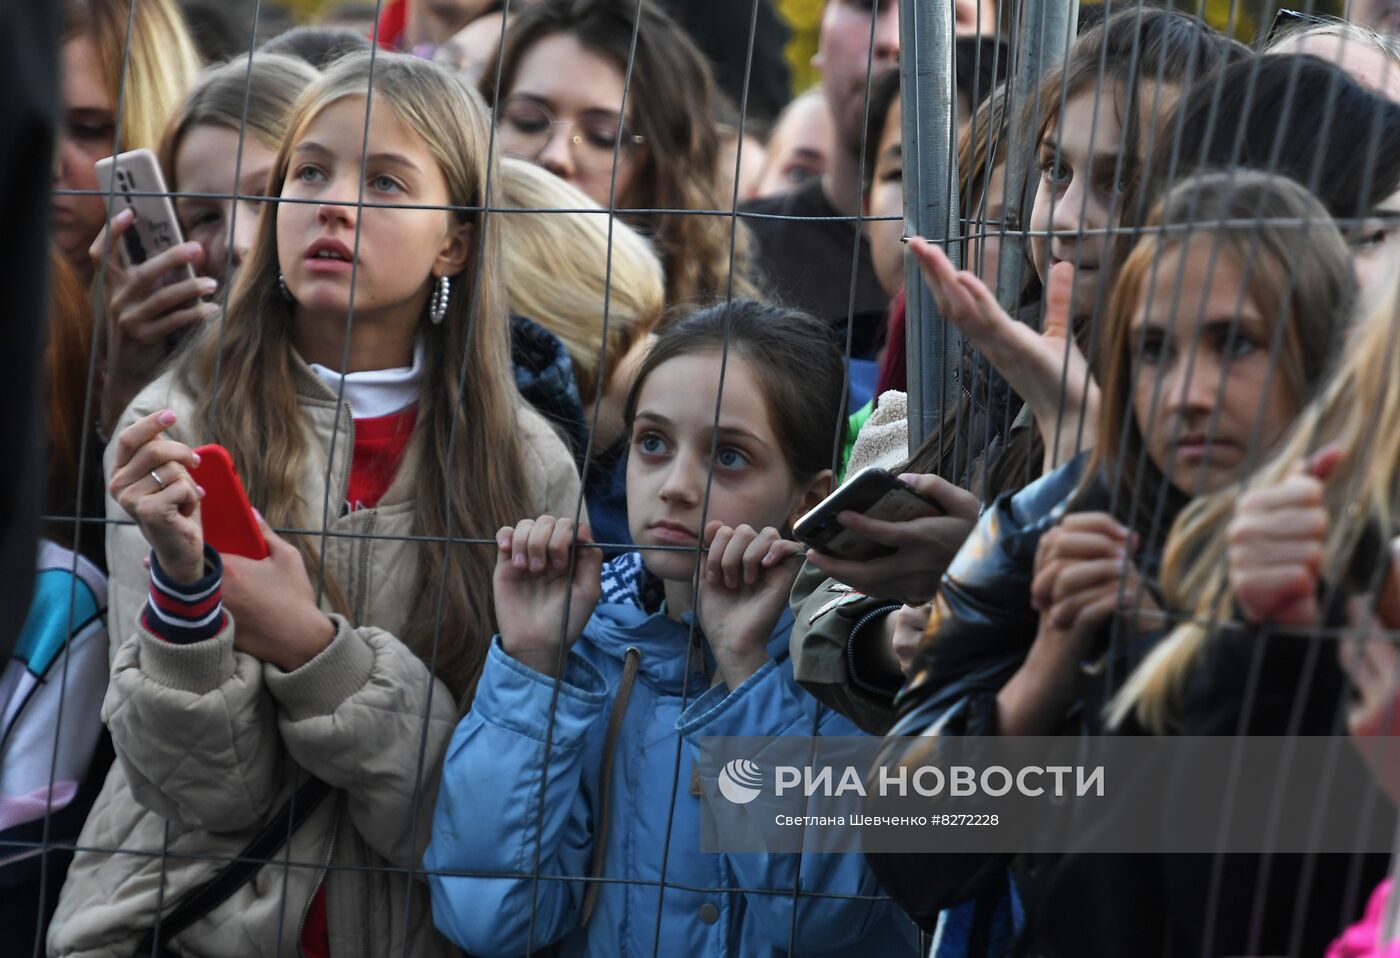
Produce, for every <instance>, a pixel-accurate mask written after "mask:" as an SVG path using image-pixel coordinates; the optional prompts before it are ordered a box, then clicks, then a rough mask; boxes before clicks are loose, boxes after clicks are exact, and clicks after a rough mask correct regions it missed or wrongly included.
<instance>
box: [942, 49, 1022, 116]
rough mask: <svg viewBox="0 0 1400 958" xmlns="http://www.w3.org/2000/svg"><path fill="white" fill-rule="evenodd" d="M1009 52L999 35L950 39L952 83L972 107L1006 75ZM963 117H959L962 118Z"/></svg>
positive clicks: (988, 93)
mask: <svg viewBox="0 0 1400 958" xmlns="http://www.w3.org/2000/svg"><path fill="white" fill-rule="evenodd" d="M1010 66H1011V53H1010V50H1009V49H1008V48H1007V45H1006V41H1005V40H1002V39H1001V38H1000V37H986V36H982V37H958V38H957V39H955V40H954V41H953V86H954V88H955V90H956V92H957V93H964V94H966V95H967V102H968V103H970V104H971V105H972V108H973V109H974V110H975V109H976V108H977V105H978V104H980V103H981V102H982V101H983V100H985V99H987V97H989V96H991V94H992V91H993V90H994V89H996V88H997V87H998V86H1000V85H1001V84H1002V82H1003V81H1004V80H1005V79H1006V75H1007V72H1008V69H1009V67H1010ZM964 119H966V118H965V117H961V116H960V117H958V121H959V122H962V121H963V120H964Z"/></svg>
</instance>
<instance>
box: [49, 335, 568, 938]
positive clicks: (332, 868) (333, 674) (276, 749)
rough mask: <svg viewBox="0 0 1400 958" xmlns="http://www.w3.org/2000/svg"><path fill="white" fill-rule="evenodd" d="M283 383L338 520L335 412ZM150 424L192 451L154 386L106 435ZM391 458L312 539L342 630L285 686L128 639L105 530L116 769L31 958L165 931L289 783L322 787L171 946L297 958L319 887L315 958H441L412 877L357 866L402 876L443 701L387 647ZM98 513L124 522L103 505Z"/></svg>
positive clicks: (445, 718)
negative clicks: (301, 818) (323, 928)
mask: <svg viewBox="0 0 1400 958" xmlns="http://www.w3.org/2000/svg"><path fill="white" fill-rule="evenodd" d="M297 377H298V392H299V394H300V397H301V408H302V412H303V415H304V417H305V421H306V423H307V428H308V429H309V430H310V431H311V433H313V434H314V437H315V442H313V443H312V444H311V454H310V461H309V462H308V465H307V469H306V473H305V481H304V483H303V486H302V489H303V493H304V495H306V497H307V501H308V502H312V503H319V502H321V501H322V499H323V496H324V484H325V477H326V476H327V475H330V476H331V477H333V481H335V482H338V483H339V486H338V488H335V489H333V490H332V491H331V492H332V494H331V499H330V501H331V503H332V504H338V503H340V502H341V501H343V499H344V496H343V492H344V485H345V483H346V481H347V480H348V477H349V458H348V450H349V449H350V448H351V441H350V438H349V437H350V433H349V431H348V430H349V427H350V421H349V415H350V412H349V407H348V405H338V404H337V403H336V397H335V393H334V392H333V391H332V390H330V389H329V387H327V386H326V385H325V383H324V382H322V381H321V380H320V379H319V378H317V377H316V375H315V374H314V373H312V372H311V370H310V369H309V368H308V367H306V366H305V365H304V364H301V363H300V362H299V361H298V363H297ZM166 407H169V408H172V409H174V410H176V412H177V413H178V414H179V417H180V418H179V421H178V422H177V424H176V426H175V428H173V429H171V430H170V435H171V436H172V438H176V439H180V440H182V441H185V442H188V443H190V444H191V445H196V444H198V442H199V441H202V440H201V439H200V436H199V434H198V431H197V430H196V429H194V428H193V427H194V426H195V423H194V416H193V402H192V400H191V398H190V397H189V396H188V395H186V394H183V393H182V392H181V391H180V390H179V389H178V388H177V387H176V386H174V385H173V382H172V378H171V376H170V375H169V374H167V375H166V376H163V377H162V378H161V379H159V380H157V381H156V382H155V383H153V384H152V385H151V386H149V387H148V388H147V389H145V390H144V391H143V392H142V393H141V395H140V396H138V397H137V398H136V400H135V401H134V402H133V403H132V405H131V408H129V409H128V410H127V412H126V414H125V416H124V417H123V419H122V422H121V423H120V426H119V428H121V427H125V426H126V425H127V424H129V423H131V422H132V421H134V420H135V419H137V418H138V417H140V416H143V415H146V414H149V413H151V412H155V411H157V410H160V409H163V408H166ZM337 422H338V424H339V427H338V432H337V440H336V442H335V450H334V461H332V462H329V463H328V457H329V456H330V454H331V434H332V430H333V429H334V428H336V424H337ZM518 432H519V435H520V436H521V437H522V441H523V442H524V444H525V449H526V453H525V458H526V462H527V466H528V467H529V471H530V480H529V481H530V490H529V492H530V499H531V502H532V512H531V514H538V513H541V512H553V513H556V514H565V515H567V514H571V512H572V510H573V509H574V508H575V504H576V500H577V497H578V495H579V479H578V475H577V473H576V472H575V469H574V465H573V459H572V457H571V456H570V454H569V452H568V450H567V449H566V448H565V446H564V444H563V442H562V441H561V440H560V439H559V438H558V437H557V436H556V435H555V434H554V433H553V432H552V431H551V430H550V428H549V427H548V425H547V424H546V423H545V422H544V420H543V419H542V418H540V417H539V416H538V415H537V414H536V413H534V412H533V410H529V409H522V411H521V414H520V427H519V430H518ZM114 449H115V444H114V445H113V447H111V448H109V449H108V459H107V470H108V474H109V475H110V472H111V464H112V455H113V453H114ZM408 456H409V459H408V460H406V461H405V463H404V466H403V468H401V469H400V470H399V474H398V477H397V478H396V479H395V481H394V483H393V485H392V486H391V487H390V489H389V491H388V492H387V493H386V495H385V496H384V499H383V501H382V502H381V504H380V505H379V507H378V508H375V509H370V510H364V511H360V512H356V513H352V514H349V515H344V516H341V517H339V518H333V519H332V521H331V522H330V526H329V531H330V533H331V537H330V538H328V539H327V542H326V546H325V556H324V559H325V564H326V567H327V571H328V572H329V574H331V575H333V576H334V577H335V579H336V581H337V582H339V583H340V584H341V586H342V588H343V589H344V591H345V592H346V594H347V598H348V601H349V602H350V604H351V607H352V615H351V617H350V619H349V620H348V621H347V620H346V619H344V618H341V617H339V616H333V617H332V618H334V619H335V620H336V624H337V625H338V627H339V630H338V632H337V634H336V637H335V639H334V640H333V641H332V642H331V644H330V646H329V647H327V648H326V650H325V651H323V652H322V653H321V654H320V655H318V656H317V657H316V658H315V659H313V660H312V661H311V662H309V663H307V664H306V665H305V666H303V667H302V668H300V669H297V670H296V671H294V672H290V673H284V672H282V671H281V670H280V669H278V668H277V667H276V666H272V665H264V664H262V663H261V662H259V661H258V660H256V659H254V658H252V657H250V656H248V655H245V654H243V653H241V652H237V651H235V650H234V642H233V636H234V631H235V629H236V628H237V626H236V624H232V623H231V624H230V625H229V627H227V628H226V629H225V630H224V632H223V633H222V634H220V635H219V636H218V637H216V638H214V639H210V640H208V641H205V642H199V643H194V644H192V645H184V646H180V645H172V644H168V643H164V642H162V641H160V640H159V639H156V638H155V637H154V636H152V635H150V634H149V633H147V632H146V631H145V630H144V629H143V628H141V627H140V626H139V624H138V617H139V614H140V611H141V609H142V605H143V603H144V602H145V596H146V589H147V577H146V572H145V570H144V569H143V567H142V561H141V560H142V559H143V558H144V557H145V555H146V554H147V551H148V547H147V545H146V543H145V541H144V540H143V539H142V538H141V534H140V532H139V531H138V530H137V529H136V528H135V527H133V526H130V525H125V526H117V527H111V528H110V530H109V532H108V539H107V556H108V562H109V565H110V569H111V599H110V601H111V605H110V619H109V621H110V622H111V628H110V632H111V634H112V636H113V649H112V679H111V684H110V687H109V689H108V692H107V697H106V700H105V702H104V703H103V707H102V717H103V720H104V721H105V722H106V723H107V725H108V726H109V728H110V729H111V731H112V737H113V741H114V744H115V746H116V750H117V756H118V760H117V762H116V763H114V765H113V766H112V770H111V773H110V774H109V775H108V777H107V782H106V784H105V786H104V787H103V789H102V793H101V795H100V796H99V797H98V799H97V802H96V804H95V805H94V807H93V811H92V815H91V817H89V819H88V821H87V824H86V825H85V826H84V828H83V832H82V836H81V839H80V842H79V845H80V847H81V848H83V849H84V850H83V851H80V852H79V853H78V854H77V856H76V858H75V859H74V861H73V865H72V867H71V869H70V870H69V872H68V879H67V883H66V884H65V885H64V887H63V892H62V894H61V896H60V899H59V903H58V912H57V914H56V915H55V917H54V920H53V924H52V926H51V929H50V933H49V939H48V951H49V954H50V955H54V956H78V955H81V956H98V955H101V956H117V955H121V956H126V955H130V954H131V952H132V949H133V947H134V946H135V944H136V942H137V941H138V939H139V938H140V937H141V936H142V935H143V934H144V933H145V932H146V930H147V929H149V928H150V927H151V926H152V924H153V922H154V920H155V914H156V909H157V907H162V908H163V913H165V914H169V911H170V910H171V909H172V908H173V907H175V905H176V903H177V902H178V901H179V899H180V897H181V896H182V895H183V894H184V893H185V892H186V891H187V890H189V889H190V888H192V887H193V886H195V885H197V884H199V883H200V882H201V881H204V880H205V879H207V878H208V877H210V876H211V875H212V874H214V873H215V872H216V871H217V870H218V869H219V868H220V867H221V866H222V864H223V862H221V861H219V859H221V858H223V859H227V858H229V857H230V856H236V855H237V854H238V853H239V852H240V851H242V850H243V849H244V848H245V847H246V846H247V844H248V843H249V842H250V841H251V840H252V838H253V836H254V835H255V834H256V833H257V832H258V830H259V829H260V827H261V826H262V825H263V824H265V823H266V822H267V820H268V819H270V818H271V817H273V816H274V815H275V814H276V813H277V811H278V810H279V809H280V808H281V807H282V806H283V804H284V803H285V802H286V801H287V799H288V797H289V796H290V795H291V793H292V792H293V791H294V790H295V787H296V785H297V784H298V783H299V782H301V781H303V780H304V779H305V773H307V772H309V773H310V774H312V775H315V776H317V777H319V778H321V779H322V780H323V781H325V782H327V783H328V784H330V785H332V786H333V787H334V791H333V792H332V793H331V794H330V795H329V796H328V797H327V798H326V799H325V800H324V801H323V802H322V803H321V805H320V806H319V807H318V808H317V809H316V811H315V812H314V813H313V814H312V816H311V817H310V818H309V819H308V820H307V821H306V822H305V823H304V824H303V825H302V826H301V828H299V829H298V830H297V831H296V833H295V834H294V835H293V836H292V840H291V842H290V844H289V845H284V846H283V847H282V849H281V850H280V851H279V853H278V854H279V856H281V857H282V859H283V860H281V861H278V862H277V863H274V864H271V865H267V866H264V867H263V868H262V869H261V870H259V872H258V873H257V875H256V876H255V877H254V879H253V880H252V881H250V882H248V883H247V884H245V885H244V886H243V887H242V888H240V889H239V890H238V892H237V893H236V894H235V895H234V896H233V898H232V899H231V900H229V901H228V902H226V903H225V904H223V905H222V906H220V907H219V908H217V909H215V910H214V911H213V912H212V913H211V914H209V915H207V916H205V917H204V918H203V919H201V920H200V921H198V922H197V923H196V924H194V925H193V926H192V927H191V928H189V929H188V930H187V931H186V932H185V933H184V934H182V935H181V936H179V937H178V938H176V939H175V940H174V942H173V946H174V947H175V948H176V949H177V950H178V951H180V952H181V953H187V954H194V955H209V956H229V958H232V956H239V958H251V956H264V955H265V956H272V955H278V956H283V955H286V956H294V955H297V954H298V941H299V936H300V927H301V924H302V921H303V920H304V917H305V913H306V910H307V908H308V906H309V904H310V902H311V900H312V897H313V895H314V893H315V890H316V888H317V887H318V886H319V884H320V883H322V882H324V884H325V888H326V903H327V912H328V917H329V926H330V949H331V954H332V955H333V956H334V958H354V956H375V958H379V956H387V955H405V954H406V955H409V956H421V955H438V954H453V953H454V951H453V949H452V947H451V946H450V945H449V944H448V943H447V942H446V941H445V940H444V939H443V938H441V937H440V936H439V935H438V934H437V933H436V931H434V929H433V927H432V915H431V912H430V908H429V902H428V893H427V885H426V884H425V883H424V882H423V881H422V880H421V879H419V878H414V879H412V880H410V879H409V878H408V876H407V875H406V874H405V873H404V872H402V871H371V870H367V866H368V868H375V867H378V868H384V867H388V868H391V869H410V868H418V867H420V863H421V860H422V853H423V849H424V847H425V846H426V844H427V841H428V828H429V824H430V823H431V821H432V801H433V798H434V795H435V794H436V789H437V781H436V775H437V768H438V765H439V762H440V760H441V757H442V753H443V750H444V749H445V748H446V746H447V742H448V739H449V738H450V736H451V734H452V730H453V727H454V725H455V722H456V718H457V709H456V705H455V703H454V701H453V698H452V695H451V693H450V692H449V691H448V690H447V687H446V686H445V685H443V684H442V682H441V681H439V680H437V679H435V678H433V677H432V675H431V674H430V673H429V671H428V669H427V667H426V666H425V665H424V663H423V662H422V661H420V660H419V659H418V658H417V657H416V656H415V655H414V654H413V653H412V652H410V651H409V650H408V648H407V647H405V646H404V645H403V644H402V643H401V642H400V641H399V640H398V639H396V638H395V637H394V636H395V633H396V632H397V631H399V630H400V629H401V628H402V626H403V625H404V623H405V621H406V619H407V614H408V612H409V610H410V605H411V600H412V598H413V597H414V596H416V595H417V594H418V586H419V583H418V581H417V579H416V575H417V572H416V569H417V565H418V562H417V556H416V550H417V548H418V546H417V544H416V543H413V542H403V541H395V540H393V539H386V538H377V537H379V536H394V535H404V534H407V533H409V532H410V523H411V518H412V503H411V501H410V499H409V493H410V491H411V489H410V487H411V485H412V476H413V472H414V469H413V461H412V457H413V456H414V452H413V451H412V449H410V452H409V453H408ZM328 465H329V466H330V470H329V473H328V472H327V466H328ZM334 477H338V478H334ZM107 511H108V516H109V517H111V518H125V516H124V515H123V514H122V513H121V510H120V507H119V506H117V505H116V503H115V502H113V501H111V500H110V499H109V501H108V504H107ZM335 512H336V510H335V509H334V508H332V509H331V514H332V516H334V514H335ZM336 533H361V534H367V535H368V536H369V537H368V538H367V537H365V535H359V536H354V537H336V536H335V534H336ZM355 623H374V625H373V626H368V625H356V624H355ZM420 756H421V763H422V766H421V767H423V768H426V769H428V774H427V776H426V780H423V781H420V780H419V778H418V770H419V768H420ZM415 798H416V799H417V800H416V801H415ZM328 866H329V867H328ZM405 944H406V946H407V947H406V950H405Z"/></svg>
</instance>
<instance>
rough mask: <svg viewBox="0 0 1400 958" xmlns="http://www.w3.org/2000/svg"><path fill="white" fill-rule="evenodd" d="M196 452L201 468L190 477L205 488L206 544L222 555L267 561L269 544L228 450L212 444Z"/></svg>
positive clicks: (202, 506)
mask: <svg viewBox="0 0 1400 958" xmlns="http://www.w3.org/2000/svg"><path fill="white" fill-rule="evenodd" d="M195 452H196V453H198V454H199V465H198V466H197V467H196V468H194V469H192V470H190V475H191V476H193V477H194V481H195V482H197V483H199V484H200V485H201V486H203V487H204V501H203V502H201V503H200V505H199V514H200V518H201V519H202V520H203V523H204V541H205V542H207V543H208V544H209V545H211V546H213V548H214V550H215V551H216V552H219V553H220V554H221V555H235V556H247V557H248V558H249V559H266V558H267V555H268V550H267V540H266V539H264V538H263V534H262V529H261V528H260V527H259V526H258V520H257V517H255V516H254V515H253V507H252V506H251V505H250V504H249V503H248V494H247V493H246V492H244V491H243V483H242V482H240V481H239V479H238V473H237V472H236V471H235V470H234V468H233V458H232V457H231V456H229V454H228V450H227V449H225V448H224V447H223V446H219V445H214V444H211V445H208V446H200V447H199V448H198V449H196V450H195Z"/></svg>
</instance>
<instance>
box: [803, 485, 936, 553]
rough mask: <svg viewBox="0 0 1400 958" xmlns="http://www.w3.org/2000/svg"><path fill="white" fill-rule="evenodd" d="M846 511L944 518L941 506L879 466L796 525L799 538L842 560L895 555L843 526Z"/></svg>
mask: <svg viewBox="0 0 1400 958" xmlns="http://www.w3.org/2000/svg"><path fill="white" fill-rule="evenodd" d="M842 512H858V513H860V514H862V515H864V516H868V517H869V518H871V519H879V520H882V521H884V522H907V521H909V520H910V519H922V518H926V517H929V516H941V515H943V514H944V510H943V509H942V507H941V506H939V505H938V503H936V502H934V501H933V500H932V499H930V498H928V497H927V496H925V495H923V494H922V493H920V492H918V491H917V490H915V489H914V488H913V487H912V486H910V485H909V484H907V483H905V482H901V481H900V480H899V479H896V478H895V477H894V476H893V475H891V474H890V473H889V472H886V471H885V470H884V469H880V468H878V467H875V466H871V467H870V468H867V469H862V470H861V471H860V472H858V473H856V474H855V475H854V476H852V477H851V478H850V479H847V480H846V481H845V482H844V483H842V485H841V488H839V489H837V490H836V491H835V492H833V493H832V494H831V495H829V496H827V497H826V498H825V499H823V500H822V501H821V502H820V503H818V504H817V506H816V508H814V509H812V511H811V512H808V513H807V514H806V515H804V516H803V517H802V518H801V519H798V520H797V523H796V525H794V526H793V530H792V531H793V535H794V536H796V538H797V539H798V540H799V541H801V542H803V543H805V544H806V545H808V546H810V547H811V548H813V549H816V550H817V551H818V552H822V553H825V554H826V555H829V556H834V557H835V558H838V559H854V560H857V561H864V560H867V559H877V558H879V557H880V556H887V555H891V554H893V553H894V552H895V551H896V550H895V549H893V548H891V547H890V546H886V545H881V544H880V543H878V542H872V541H871V540H870V539H867V538H866V537H864V536H862V535H861V534H860V533H858V532H855V531H853V530H851V529H848V528H846V527H845V526H843V525H841V523H840V522H839V521H838V520H837V518H836V517H837V516H838V515H840V514H841V513H842Z"/></svg>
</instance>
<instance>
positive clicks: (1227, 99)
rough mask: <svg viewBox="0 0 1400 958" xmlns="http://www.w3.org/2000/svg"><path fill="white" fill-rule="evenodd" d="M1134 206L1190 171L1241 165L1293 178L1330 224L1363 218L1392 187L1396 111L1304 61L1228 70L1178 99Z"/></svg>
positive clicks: (1398, 179) (1398, 162)
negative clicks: (1168, 130) (1325, 213)
mask: <svg viewBox="0 0 1400 958" xmlns="http://www.w3.org/2000/svg"><path fill="white" fill-rule="evenodd" d="M1171 129H1172V133H1173V135H1172V136H1170V137H1167V138H1164V141H1163V143H1162V144H1161V145H1160V146H1159V147H1158V149H1157V150H1156V151H1155V155H1154V156H1153V158H1152V161H1151V164H1150V167H1149V170H1148V175H1147V177H1146V178H1145V182H1144V185H1143V190H1144V196H1143V198H1142V201H1141V203H1140V206H1141V207H1142V208H1143V209H1146V208H1149V207H1150V206H1151V205H1153V204H1154V203H1155V202H1156V201H1157V200H1158V199H1159V198H1160V196H1161V194H1162V193H1163V191H1164V190H1165V189H1166V188H1167V187H1169V185H1170V184H1171V182H1172V181H1173V180H1181V179H1182V178H1184V177H1187V176H1190V175H1191V174H1193V173H1195V172H1196V171H1198V170H1212V169H1235V168H1238V167H1247V168H1249V169H1254V170H1266V171H1268V172H1270V173H1279V174H1282V175H1283V176H1287V177H1289V178H1290V179H1294V180H1297V181H1298V182H1299V183H1302V184H1303V185H1304V186H1306V187H1308V189H1310V190H1312V192H1313V193H1314V194H1315V195H1316V196H1317V198H1318V199H1320V200H1321V201H1322V205H1323V206H1325V207H1326V208H1327V210H1328V212H1329V213H1331V214H1332V216H1334V217H1339V218H1342V217H1353V216H1365V215H1367V214H1368V213H1369V212H1370V210H1371V208H1372V207H1373V206H1374V205H1375V204H1376V203H1377V202H1379V201H1380V200H1383V199H1384V198H1385V197H1387V196H1389V195H1391V194H1392V193H1394V192H1395V191H1396V189H1397V188H1400V105H1396V104H1394V103H1392V102H1391V101H1390V100H1388V99H1386V98H1385V97H1382V96H1380V95H1378V94H1376V93H1373V92H1371V91H1370V90H1368V89H1366V88H1365V87H1363V86H1361V84H1359V83H1357V82H1356V81H1355V80H1353V79H1352V78H1351V77H1350V76H1349V75H1348V74H1347V72H1346V71H1345V70H1343V69H1342V68H1341V67H1339V66H1336V65H1335V64H1332V63H1328V62H1327V61H1326V60H1322V59H1319V58H1317V57H1314V56H1309V55H1306V54H1284V53H1271V54H1267V55H1265V56H1258V57H1254V58H1252V59H1251V60H1247V61H1244V62H1241V63H1235V64H1231V65H1230V66H1228V67H1226V68H1225V69H1223V70H1222V71H1220V73H1219V74H1218V75H1216V76H1214V77H1211V78H1208V79H1205V80H1202V81H1201V82H1200V83H1198V84H1196V85H1195V86H1194V87H1193V88H1192V89H1191V91H1190V92H1189V93H1188V94H1187V95H1186V96H1185V97H1183V98H1182V100H1181V103H1180V104H1179V105H1178V107H1177V114H1176V117H1175V119H1174V122H1173V124H1172V127H1171Z"/></svg>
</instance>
